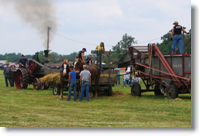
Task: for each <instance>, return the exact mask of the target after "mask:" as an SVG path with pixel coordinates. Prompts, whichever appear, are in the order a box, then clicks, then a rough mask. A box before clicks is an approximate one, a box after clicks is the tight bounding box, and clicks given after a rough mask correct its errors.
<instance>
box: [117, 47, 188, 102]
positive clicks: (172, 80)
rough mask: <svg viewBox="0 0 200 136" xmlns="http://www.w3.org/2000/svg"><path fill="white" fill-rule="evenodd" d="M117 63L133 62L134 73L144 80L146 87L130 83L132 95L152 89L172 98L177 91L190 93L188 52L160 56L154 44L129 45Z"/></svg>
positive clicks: (128, 63)
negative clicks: (142, 87)
mask: <svg viewBox="0 0 200 136" xmlns="http://www.w3.org/2000/svg"><path fill="white" fill-rule="evenodd" d="M118 64H119V67H124V66H128V65H133V67H134V72H133V73H134V76H136V77H140V78H141V79H142V81H143V82H144V85H145V87H146V89H141V86H140V84H138V83H134V84H133V85H132V87H131V94H132V95H133V96H140V95H141V93H142V92H148V91H154V94H155V95H164V94H167V98H169V99H175V98H176V97H178V94H181V93H191V54H175V55H171V54H170V55H163V54H162V53H161V51H160V50H159V48H158V47H157V46H156V44H148V46H131V47H129V49H128V51H127V53H126V54H124V56H123V57H122V58H121V59H120V60H119V63H118Z"/></svg>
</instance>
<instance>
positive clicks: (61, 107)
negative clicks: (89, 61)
mask: <svg viewBox="0 0 200 136" xmlns="http://www.w3.org/2000/svg"><path fill="white" fill-rule="evenodd" d="M2 73H3V72H2V71H0V94H1V95H0V115H1V116H0V127H191V96H190V95H189V94H185V95H179V96H180V98H181V99H182V100H168V99H165V98H166V96H163V97H156V96H154V94H153V92H147V93H142V96H141V97H133V96H131V95H130V88H129V87H126V88H123V87H122V84H121V85H116V86H114V87H113V90H114V91H122V92H123V93H124V94H125V95H114V96H103V95H100V96H98V98H97V99H95V98H92V99H91V100H90V101H89V102H86V101H85V98H84V100H83V101H82V102H80V101H75V102H74V101H73V99H72V98H71V101H70V102H67V101H66V98H67V95H66V94H67V92H65V96H64V99H63V100H57V99H58V98H59V96H54V95H52V90H51V89H48V90H39V91H34V90H33V89H32V85H30V86H29V87H28V89H27V90H17V89H16V88H10V87H8V88H7V87H5V81H4V76H3V74H2ZM142 87H143V85H142Z"/></svg>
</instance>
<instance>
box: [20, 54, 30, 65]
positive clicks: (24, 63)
mask: <svg viewBox="0 0 200 136" xmlns="http://www.w3.org/2000/svg"><path fill="white" fill-rule="evenodd" d="M21 57H22V58H21V59H20V60H19V67H20V68H25V66H26V62H27V61H28V60H29V59H26V58H25V57H24V55H22V56H21Z"/></svg>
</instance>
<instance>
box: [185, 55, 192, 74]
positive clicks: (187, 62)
mask: <svg viewBox="0 0 200 136" xmlns="http://www.w3.org/2000/svg"><path fill="white" fill-rule="evenodd" d="M184 62H185V64H184V67H185V71H184V72H191V57H190V56H187V57H185V61H184Z"/></svg>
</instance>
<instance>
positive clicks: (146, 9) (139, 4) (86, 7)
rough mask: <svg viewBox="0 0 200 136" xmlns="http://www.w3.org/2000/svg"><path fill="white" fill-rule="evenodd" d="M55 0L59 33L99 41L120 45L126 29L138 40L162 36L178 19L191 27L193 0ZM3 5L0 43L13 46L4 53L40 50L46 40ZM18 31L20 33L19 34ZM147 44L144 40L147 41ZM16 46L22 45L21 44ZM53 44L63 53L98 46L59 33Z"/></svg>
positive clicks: (4, 50)
mask: <svg viewBox="0 0 200 136" xmlns="http://www.w3.org/2000/svg"><path fill="white" fill-rule="evenodd" d="M55 4H56V7H57V15H58V18H59V22H60V26H59V28H58V31H57V33H59V34H61V35H63V36H66V37H69V38H71V39H75V40H78V41H83V42H87V43H94V44H95V45H96V44H99V43H100V42H101V41H103V42H104V43H105V45H108V44H109V45H116V43H117V42H118V41H120V40H121V38H122V35H123V34H125V33H128V35H131V36H133V37H135V38H136V40H138V43H140V42H144V41H148V40H151V39H155V38H159V37H161V36H162V35H163V34H165V33H166V32H168V31H169V30H170V29H171V28H172V27H173V25H172V22H173V21H175V20H177V21H179V22H180V24H181V25H184V26H186V27H187V30H188V29H190V28H191V5H190V1H189V0H188V1H186V0H185V1H183V0H176V1H173V0H143V1H139V0H101V1H100V0H95V1H94V0H85V1H82V0H81V1H67V2H66V1H64V0H63V2H57V1H56V0H55ZM1 7H2V5H0V20H1V22H0V25H1V26H0V29H1V28H3V29H1V32H2V33H0V36H1V37H3V40H1V41H0V42H1V43H0V44H1V45H2V44H6V46H8V47H10V49H7V48H2V49H1V52H0V53H5V52H11V50H12V51H13V50H16V51H17V52H19V51H20V52H22V53H24V54H26V52H27V53H32V54H33V53H34V52H35V51H37V50H42V49H43V47H42V41H41V40H40V37H39V36H38V35H37V32H36V31H34V29H33V28H31V27H29V26H26V25H25V24H23V23H22V22H20V19H19V18H18V16H16V14H15V11H14V10H13V9H11V7H10V9H9V8H8V7H7V6H6V7H5V8H3V9H2V8H1ZM11 28H12V29H11ZM13 31H14V33H13ZM16 35H18V36H17V37H16ZM20 35H21V36H20ZM23 37H24V38H23ZM10 39H12V40H10ZM159 41H160V40H155V41H153V42H159ZM146 44H147V43H144V45H146ZM22 45H23V47H22ZM27 45H28V46H29V48H27ZM95 45H94V46H95ZM14 46H18V48H16V47H14ZM30 47H34V49H32V50H30ZM50 47H51V49H52V51H55V52H58V53H61V54H69V53H72V52H74V51H78V50H80V49H81V48H82V47H86V48H87V49H88V51H90V50H92V49H94V48H95V47H93V46H91V45H85V44H81V43H76V42H72V41H69V40H67V39H64V38H62V37H59V36H56V37H55V39H54V41H53V42H52V43H51V44H50ZM106 49H111V46H106ZM88 53H89V52H88Z"/></svg>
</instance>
